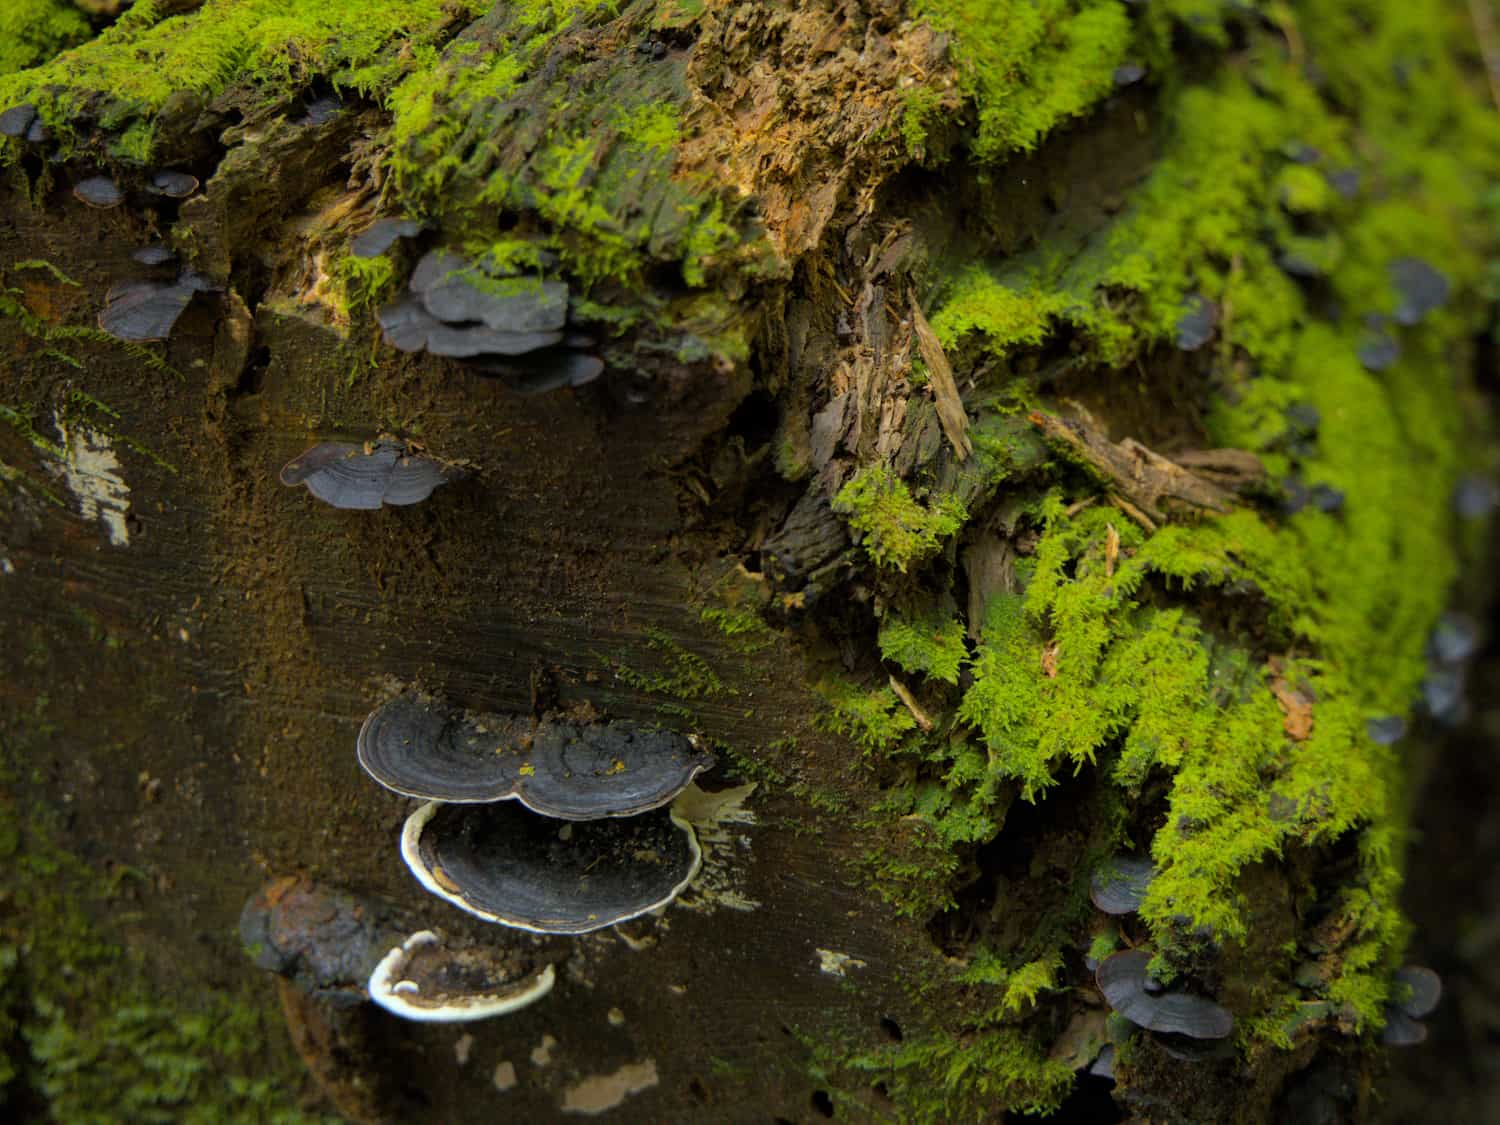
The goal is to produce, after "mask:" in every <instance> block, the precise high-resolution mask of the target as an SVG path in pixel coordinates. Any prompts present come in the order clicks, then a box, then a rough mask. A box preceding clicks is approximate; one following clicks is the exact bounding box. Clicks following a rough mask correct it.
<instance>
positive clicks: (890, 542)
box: [833, 465, 968, 571]
mask: <svg viewBox="0 0 1500 1125" xmlns="http://www.w3.org/2000/svg"><path fill="white" fill-rule="evenodd" d="M833 507H834V511H836V512H840V513H842V514H844V515H845V516H846V517H847V518H848V520H849V526H850V527H851V528H853V529H854V530H855V531H857V532H859V533H860V534H861V535H862V536H863V537H864V548H865V551H866V553H868V554H869V556H870V558H871V559H873V560H874V561H875V562H876V563H878V564H879V565H881V566H889V567H892V568H894V569H896V570H900V571H904V570H906V568H907V567H908V566H911V565H912V564H913V563H916V562H920V561H921V560H922V559H925V558H927V557H928V556H930V555H932V554H933V553H934V552H935V551H936V550H937V549H938V547H939V546H940V545H941V543H942V541H943V540H944V539H947V538H948V537H949V536H951V535H952V534H953V533H954V532H956V531H957V530H958V529H959V528H960V527H961V526H963V522H964V520H965V519H966V518H968V517H967V514H966V513H965V512H964V510H963V506H962V505H961V504H960V503H959V502H958V501H957V500H956V499H954V498H953V497H951V496H944V497H939V498H938V499H937V500H936V501H935V502H933V503H932V504H930V505H929V504H922V503H920V502H919V501H917V500H916V498H915V497H913V496H912V494H911V489H910V488H908V487H907V486H906V482H905V481H902V480H901V479H899V478H898V477H897V476H896V475H895V474H894V473H892V472H891V471H890V470H889V469H887V468H885V467H884V466H882V465H871V466H868V467H866V468H864V469H861V470H860V471H859V472H858V473H856V474H855V475H854V477H853V479H851V480H850V481H849V482H848V483H847V484H845V485H844V487H843V488H841V489H839V494H838V495H837V496H836V497H835V498H834V501H833Z"/></svg>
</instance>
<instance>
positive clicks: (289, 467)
mask: <svg viewBox="0 0 1500 1125" xmlns="http://www.w3.org/2000/svg"><path fill="white" fill-rule="evenodd" d="M461 475H462V472H461V470H459V469H457V468H456V467H454V466H452V465H448V464H444V463H443V462H441V461H438V460H437V459H436V458H433V457H428V456H426V455H425V454H422V453H417V452H415V451H413V450H412V449H411V448H410V447H409V446H407V445H406V444H405V443H404V442H399V441H386V440H379V441H373V442H366V443H365V444H363V445H357V444H354V443H352V442H345V441H325V442H321V443H319V444H318V445H315V446H313V447H312V448H311V449H308V450H306V451H304V452H302V453H299V454H298V455H297V456H296V457H293V458H292V459H291V460H290V461H288V462H287V463H286V464H285V465H284V466H282V469H281V473H280V479H281V483H282V484H284V485H287V486H289V487H295V486H296V485H299V484H305V485H306V486H307V491H309V492H311V493H312V494H313V495H314V496H316V497H317V498H318V499H319V500H322V501H323V502H324V503H326V504H332V505H333V506H334V507H335V508H350V509H355V510H359V511H374V510H375V509H377V508H379V507H380V506H381V505H382V504H391V505H395V506H398V507H399V506H401V505H406V504H418V503H420V502H422V501H423V500H426V499H427V497H429V496H431V495H432V490H433V489H435V488H436V487H437V486H438V485H440V484H447V483H448V482H449V481H451V480H455V479H457V478H458V477H459V476H461Z"/></svg>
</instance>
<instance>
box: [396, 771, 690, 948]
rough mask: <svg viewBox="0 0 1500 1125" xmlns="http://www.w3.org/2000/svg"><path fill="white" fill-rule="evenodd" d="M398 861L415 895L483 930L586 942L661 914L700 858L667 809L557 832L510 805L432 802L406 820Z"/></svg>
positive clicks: (682, 824)
mask: <svg viewBox="0 0 1500 1125" xmlns="http://www.w3.org/2000/svg"><path fill="white" fill-rule="evenodd" d="M401 856H402V858H403V859H405V860H406V865H407V867H409V868H410V869H411V872H412V874H413V875H415V876H416V877H417V881H418V882H420V883H421V884H422V886H424V887H426V888H427V889H428V890H429V891H431V892H432V893H433V894H435V895H437V896H438V897H439V898H441V899H445V900H446V901H448V902H451V903H452V904H453V905H454V906H457V907H458V908H459V909H460V910H464V911H467V912H468V913H470V914H473V915H475V916H477V917H479V918H483V919H485V920H486V921H490V922H498V923H499V924H500V925H503V926H512V927H515V928H516V929H521V930H530V931H531V932H533V933H542V934H586V933H589V932H591V931H593V930H598V929H603V928H604V927H605V926H612V925H614V924H615V923H617V922H625V921H629V920H630V919H631V918H638V917H640V916H641V915H642V914H649V913H650V912H651V911H653V910H656V909H659V908H661V907H664V906H666V905H667V904H668V903H670V902H671V901H672V900H673V899H674V898H676V897H677V896H678V895H679V894H681V893H682V891H683V890H684V889H686V887H687V885H688V884H689V883H691V882H692V880H693V877H694V876H695V875H696V874H697V873H698V867H699V865H700V864H701V862H702V856H703V853H702V850H701V849H700V848H699V846H698V838H697V836H696V834H695V833H694V832H693V828H692V825H690V824H689V823H688V822H687V821H686V820H684V819H682V818H681V817H680V816H678V815H677V814H676V813H674V812H672V811H671V810H670V809H656V810H653V811H651V812H648V813H642V814H641V815H640V816H632V817H623V818H614V817H610V818H606V819H603V820H585V821H567V822H562V823H559V822H558V821H557V820H554V819H552V818H550V817H545V816H540V815H538V814H537V813H534V812H532V811H531V810H530V809H527V808H525V807H524V806H522V805H517V804H513V803H510V802H500V803H497V804H490V805H445V804H441V803H439V802H436V801H433V802H429V803H428V804H425V805H423V806H422V807H421V808H419V809H418V810H417V811H416V812H414V813H412V814H411V816H409V817H407V819H406V826H405V828H404V829H403V830H402V833H401Z"/></svg>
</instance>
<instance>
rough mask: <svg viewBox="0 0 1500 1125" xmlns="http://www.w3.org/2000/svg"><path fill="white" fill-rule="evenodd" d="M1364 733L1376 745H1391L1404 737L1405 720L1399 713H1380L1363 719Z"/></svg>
mask: <svg viewBox="0 0 1500 1125" xmlns="http://www.w3.org/2000/svg"><path fill="white" fill-rule="evenodd" d="M1365 733H1366V734H1368V735H1369V736H1370V741H1371V742H1373V743H1375V745H1377V746H1391V745H1393V744H1395V743H1397V742H1400V741H1401V739H1403V738H1404V737H1406V720H1405V719H1404V718H1402V717H1401V716H1400V715H1382V716H1380V717H1378V718H1374V719H1366V720H1365Z"/></svg>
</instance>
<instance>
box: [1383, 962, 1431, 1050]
mask: <svg viewBox="0 0 1500 1125" xmlns="http://www.w3.org/2000/svg"><path fill="white" fill-rule="evenodd" d="M1391 984H1392V985H1393V986H1394V987H1393V988H1392V989H1391V1002H1390V1003H1389V1004H1387V1005H1386V1006H1385V1030H1383V1031H1382V1032H1381V1033H1380V1041H1381V1042H1382V1043H1384V1044H1386V1046H1388V1047H1414V1046H1416V1045H1417V1044H1418V1043H1425V1042H1426V1041H1427V1025H1426V1024H1425V1023H1422V1022H1421V1021H1422V1020H1423V1019H1424V1018H1425V1017H1427V1016H1430V1015H1431V1014H1432V1012H1433V1009H1435V1008H1436V1007H1437V1006H1438V1001H1439V1000H1441V999H1442V998H1443V981H1442V978H1441V977H1439V976H1438V975H1437V973H1435V972H1433V971H1432V970H1431V969H1428V968H1425V967H1424V966H1422V965H1403V966H1402V967H1401V968H1399V969H1397V970H1396V974H1395V976H1394V977H1393V978H1392V980H1391Z"/></svg>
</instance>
